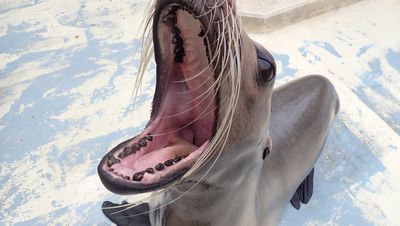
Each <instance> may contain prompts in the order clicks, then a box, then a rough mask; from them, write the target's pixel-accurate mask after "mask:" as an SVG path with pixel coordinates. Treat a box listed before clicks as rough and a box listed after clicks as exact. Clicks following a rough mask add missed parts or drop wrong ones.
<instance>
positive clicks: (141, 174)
mask: <svg viewBox="0 0 400 226" xmlns="http://www.w3.org/2000/svg"><path fill="white" fill-rule="evenodd" d="M143 177H144V172H139V173H135V175H133V177H132V180H133V181H142V179H143Z"/></svg>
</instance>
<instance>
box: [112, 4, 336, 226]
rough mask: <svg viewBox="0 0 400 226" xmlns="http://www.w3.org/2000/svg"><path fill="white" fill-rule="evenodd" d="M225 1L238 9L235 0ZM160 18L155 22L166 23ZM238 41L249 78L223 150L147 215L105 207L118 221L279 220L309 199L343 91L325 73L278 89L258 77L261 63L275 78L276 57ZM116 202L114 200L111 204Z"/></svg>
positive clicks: (224, 90) (169, 225)
mask: <svg viewBox="0 0 400 226" xmlns="http://www.w3.org/2000/svg"><path fill="white" fill-rule="evenodd" d="M158 2H162V1H158ZM227 4H228V6H226V7H232V5H231V4H232V3H231V2H230V1H227ZM161 5H162V4H161ZM160 7H161V6H160ZM233 8H234V7H233ZM156 9H157V7H156ZM156 12H157V10H156ZM158 17H159V16H157V15H156V16H155V18H156V19H155V22H154V23H155V24H158V23H160V24H161V22H159V21H160V20H161V19H158ZM178 21H179V17H178ZM160 26H161V25H160ZM155 32H157V29H155ZM157 40H158V39H157ZM240 45H241V52H240V54H241V56H240V62H241V65H242V66H241V67H240V70H241V72H242V74H243V75H244V76H242V77H241V78H240V83H241V84H240V92H239V94H238V95H239V96H238V99H237V106H236V108H235V111H234V115H233V121H232V125H231V127H230V132H229V134H228V137H227V140H226V141H227V142H226V144H225V145H224V146H223V149H222V150H221V151H220V154H219V155H217V156H214V157H213V158H212V159H211V160H210V161H208V162H205V163H204V165H203V166H202V167H201V168H200V169H199V170H198V171H196V172H195V173H194V174H192V175H190V176H189V177H188V178H186V179H185V180H184V181H183V182H180V183H178V184H176V185H174V187H173V188H170V189H169V190H168V191H166V192H165V193H164V194H163V195H159V196H157V197H156V198H154V199H153V200H151V201H150V203H149V207H150V208H149V209H150V211H149V213H146V212H147V210H148V209H147V208H148V207H143V206H140V207H137V208H130V209H129V210H126V211H123V212H122V213H118V214H114V215H113V214H112V212H113V209H107V208H106V209H105V213H106V215H107V216H108V217H109V218H111V219H112V220H113V221H114V222H116V223H117V224H120V225H135V224H136V225H153V226H154V225H157V226H161V225H166V226H180V225H185V226H186V225H188V226H195V225H199V226H200V225H215V226H219V225H233V226H235V225H237V226H242V225H246V226H247V225H249V226H252V225H274V224H276V223H277V222H278V220H279V218H280V216H281V215H282V212H283V210H284V208H285V206H286V205H287V204H288V203H289V202H290V200H291V198H292V204H293V206H295V207H296V208H298V207H299V205H300V202H302V203H306V202H307V201H308V200H309V198H310V196H311V194H312V173H313V168H314V165H315V162H316V161H317V159H318V157H319V155H320V153H321V151H322V148H323V145H324V142H325V140H326V137H327V135H328V132H329V128H330V126H331V125H332V122H333V120H334V117H335V115H336V113H337V112H338V109H339V100H338V96H337V93H336V91H335V89H334V87H333V86H332V84H331V83H330V82H329V81H328V80H327V79H325V78H323V77H321V76H306V77H303V78H300V79H298V80H295V81H292V82H291V83H288V84H286V85H284V86H281V87H279V88H277V89H275V90H273V80H271V79H270V80H267V79H265V81H261V82H260V80H259V78H258V76H260V70H258V69H257V68H260V63H261V64H262V65H263V66H265V65H266V64H268V65H269V66H268V65H267V67H269V69H271V70H270V71H272V72H273V73H274V74H273V77H271V76H270V77H271V78H272V79H273V78H274V75H275V73H276V67H275V62H274V61H273V59H272V56H271V54H269V53H268V52H267V51H266V50H264V49H263V48H262V47H260V46H259V45H258V44H256V43H255V42H253V41H252V40H251V39H250V38H249V37H248V36H247V35H246V34H245V33H242V34H241V36H240ZM156 50H157V48H156ZM156 58H157V52H156ZM181 60H182V59H181ZM257 65H258V66H257ZM272 69H273V70H272ZM261 71H263V72H264V71H266V70H261ZM261 76H263V75H262V74H261ZM264 76H266V75H264ZM261 79H263V78H261ZM228 85H229V82H227V83H223V84H222V85H221V86H220V87H219V88H218V95H219V102H218V110H219V112H218V113H219V115H225V114H228V113H227V110H226V109H228V108H229V107H230V106H228V103H227V101H225V99H229V96H230V95H232V94H231V92H232V91H231V89H230V87H229V86H228ZM271 96H272V98H271ZM218 126H220V125H219V124H217V125H216V127H218ZM266 152H270V153H269V155H267V153H266ZM310 173H311V174H310ZM309 175H310V176H309ZM305 179H306V181H305V182H306V183H305V184H304V183H303V184H302V182H303V181H304V180H305ZM299 186H300V187H301V189H298V188H299ZM296 190H297V191H296ZM294 194H295V195H294ZM110 206H113V205H112V204H111V203H109V202H108V203H106V204H105V207H110ZM114 212H115V211H114ZM120 216H125V217H124V218H120V219H119V218H118V217H120Z"/></svg>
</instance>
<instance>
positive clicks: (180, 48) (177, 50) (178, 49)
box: [175, 46, 185, 56]
mask: <svg viewBox="0 0 400 226" xmlns="http://www.w3.org/2000/svg"><path fill="white" fill-rule="evenodd" d="M175 54H181V55H183V56H184V54H185V48H183V46H177V47H176V48H175Z"/></svg>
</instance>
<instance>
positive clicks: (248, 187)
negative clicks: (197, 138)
mask: <svg viewBox="0 0 400 226" xmlns="http://www.w3.org/2000/svg"><path fill="white" fill-rule="evenodd" d="M257 143H260V142H250V141H247V142H242V143H241V144H239V145H235V146H229V147H226V149H225V151H226V152H227V153H222V154H221V155H220V157H219V158H218V160H217V162H216V163H215V164H214V166H213V168H212V169H211V170H210V171H209V172H208V174H207V175H206V176H205V177H204V179H203V180H201V177H202V176H203V175H204V173H206V172H207V170H208V169H209V167H210V165H212V162H211V163H209V164H208V165H207V166H206V167H204V169H202V171H201V172H199V173H198V175H197V178H194V179H192V180H189V181H188V182H186V183H183V184H181V185H179V186H177V187H176V188H174V189H173V190H171V191H169V192H168V193H165V194H164V197H163V198H162V199H160V200H162V202H163V203H166V202H167V203H168V202H170V201H173V200H175V199H177V200H175V201H173V203H172V204H169V205H168V206H167V207H166V208H163V209H161V210H157V211H155V212H153V213H152V215H153V216H152V217H151V218H152V220H153V221H154V225H247V224H249V225H257V224H256V223H257V222H254V221H255V220H256V219H258V218H257V217H256V216H255V215H256V214H258V213H257V209H258V208H257V205H255V203H257V202H258V201H257V188H258V184H259V178H260V173H261V169H262V162H263V161H262V145H261V143H260V144H257ZM228 152H229V153H228ZM161 205H162V204H161ZM157 206H160V203H159V202H157V203H152V207H157ZM228 208H229V209H230V211H226V210H227V209H228ZM232 210H234V211H232ZM244 212H245V213H244ZM228 215H229V216H228ZM156 218H158V219H159V220H155V219H156ZM160 219H163V221H164V222H160Z"/></svg>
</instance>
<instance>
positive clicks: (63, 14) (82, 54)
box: [0, 0, 400, 225]
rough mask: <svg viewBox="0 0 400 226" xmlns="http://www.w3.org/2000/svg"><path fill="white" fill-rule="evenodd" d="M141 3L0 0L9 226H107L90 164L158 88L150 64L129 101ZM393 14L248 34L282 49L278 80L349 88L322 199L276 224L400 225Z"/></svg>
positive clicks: (101, 191)
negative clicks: (311, 77)
mask: <svg viewBox="0 0 400 226" xmlns="http://www.w3.org/2000/svg"><path fill="white" fill-rule="evenodd" d="M143 2H144V1H109V0H100V1H88V0H82V1H72V0H71V1H65V2H60V1H56V0H46V1H44V0H43V1H40V0H35V1H27V0H19V1H12V2H11V1H3V2H0V97H1V98H0V203H1V205H0V224H1V225H32V224H33V225H55V224H60V225H66V224H70V225H99V224H100V225H109V224H110V223H109V222H108V221H107V220H106V219H105V218H104V217H103V215H102V213H101V210H100V206H101V203H102V201H104V200H114V201H121V200H122V199H123V198H121V197H118V196H113V195H112V194H110V193H109V192H108V191H107V190H106V189H105V188H104V187H103V186H102V185H101V183H100V181H99V179H98V176H97V173H96V167H97V164H98V162H99V160H100V158H101V157H102V156H103V155H104V153H105V152H106V151H107V150H108V149H109V148H111V147H113V146H114V145H116V144H118V143H119V142H120V141H122V140H125V139H127V138H129V137H131V136H132V135H135V134H136V133H138V132H139V131H140V130H141V128H142V127H143V126H144V125H145V123H146V120H147V118H148V114H149V111H150V103H151V96H152V92H153V91H152V89H153V88H154V64H153V65H151V69H150V70H149V73H148V76H147V77H146V82H145V84H146V85H145V86H144V87H143V90H144V93H143V95H142V96H141V99H140V104H139V105H137V106H136V107H133V106H132V105H131V95H132V92H131V90H132V85H133V79H134V76H135V72H136V70H137V65H138V55H136V56H134V53H135V52H136V51H137V46H138V44H139V42H138V40H137V39H135V37H136V32H137V30H138V26H139V22H140V21H141V18H142V13H143V7H144V4H143ZM399 11H400V1H398V0H383V1H379V2H377V1H363V2H360V3H358V4H356V5H353V6H349V7H346V8H343V9H341V10H338V11H335V12H332V13H328V14H326V15H322V16H319V17H317V18H314V19H311V20H308V21H304V22H302V23H299V24H296V25H294V26H291V27H287V28H285V29H282V30H279V31H276V32H274V33H270V34H266V35H252V36H253V37H254V38H255V39H256V40H258V41H260V42H261V43H262V44H263V45H264V46H266V47H267V48H268V49H269V50H271V51H272V52H273V53H274V56H275V58H276V60H277V62H278V65H279V72H280V73H279V75H278V80H277V84H282V83H283V82H286V81H288V80H291V79H293V78H296V77H299V76H303V75H305V74H314V73H317V74H323V75H326V76H327V77H328V78H330V79H331V80H332V81H333V82H334V84H335V85H336V88H337V89H338V92H339V95H340V97H341V112H340V114H339V116H338V119H337V120H336V122H335V125H334V127H333V129H332V132H331V134H330V137H329V139H328V142H327V144H326V148H325V150H324V153H323V155H322V156H321V159H320V161H319V162H318V164H317V166H316V178H315V179H316V181H315V183H316V187H315V194H314V196H313V198H312V200H311V201H310V203H309V205H307V206H303V207H302V209H301V210H300V211H295V210H293V209H292V208H291V207H288V209H287V212H286V213H285V215H284V218H283V221H282V223H281V224H282V225H399V224H400V218H399V217H400V207H399V206H400V205H399V203H400V195H399V192H400V172H399V168H400V163H399V160H400V138H399V133H400V99H399V98H400V82H399V81H400V42H399V40H400V33H399V32H398V31H397V30H398V29H397V28H398V27H400V17H399V16H398V12H399ZM133 110H134V111H135V112H136V113H135V114H133V115H132V114H131V112H132V111H133Z"/></svg>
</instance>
